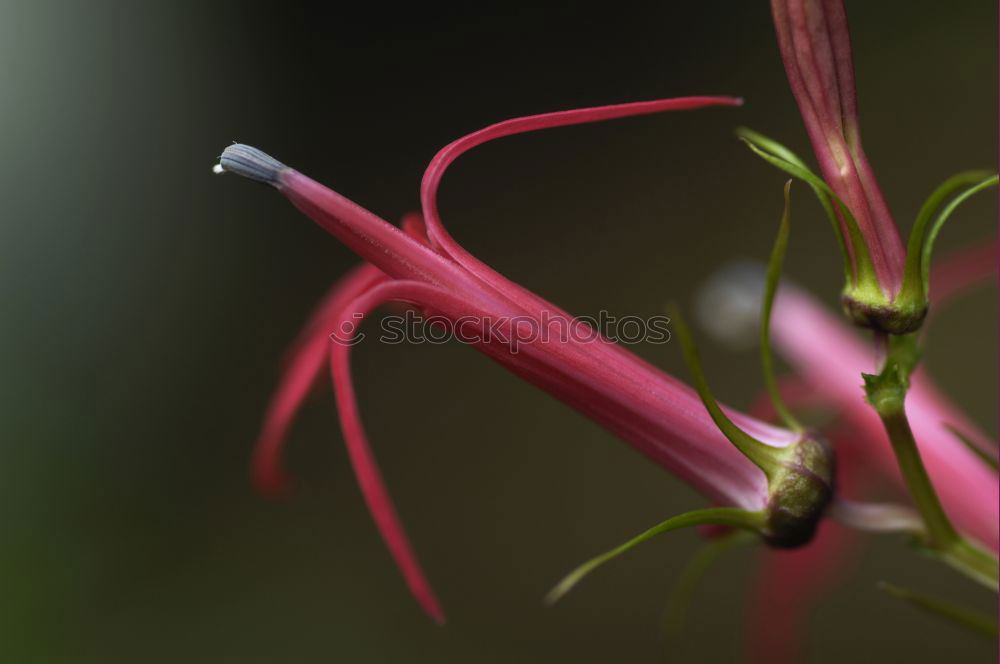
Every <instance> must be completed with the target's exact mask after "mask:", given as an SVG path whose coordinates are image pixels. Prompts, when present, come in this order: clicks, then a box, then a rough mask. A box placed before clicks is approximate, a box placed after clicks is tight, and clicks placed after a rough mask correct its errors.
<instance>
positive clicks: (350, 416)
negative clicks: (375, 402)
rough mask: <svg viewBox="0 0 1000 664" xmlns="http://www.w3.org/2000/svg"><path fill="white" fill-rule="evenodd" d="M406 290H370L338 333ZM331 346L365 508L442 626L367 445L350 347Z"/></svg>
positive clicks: (397, 286)
mask: <svg viewBox="0 0 1000 664" xmlns="http://www.w3.org/2000/svg"><path fill="white" fill-rule="evenodd" d="M407 286H408V282H405V281H403V282H398V281H397V282H389V283H384V284H381V285H379V286H376V287H375V288H372V289H370V290H368V291H367V292H366V293H364V294H362V295H361V296H359V297H358V298H357V299H355V300H354V301H353V302H352V303H350V305H349V306H347V307H344V308H342V310H341V312H340V316H339V318H338V320H337V322H336V325H337V329H340V330H345V331H346V330H347V329H348V327H347V326H356V325H357V324H358V323H359V322H360V321H359V315H360V316H365V315H367V314H368V313H370V312H371V311H372V310H373V309H374V308H375V307H377V306H378V305H380V304H382V303H384V302H386V301H388V300H392V299H398V298H399V297H400V296H401V295H405V291H406V288H407ZM403 299H406V298H403ZM330 343H331V348H330V373H331V375H332V378H333V388H334V394H335V396H336V400H337V412H338V413H339V415H340V427H341V429H342V430H343V433H344V443H345V444H346V446H347V453H348V456H349V457H350V460H351V465H352V466H353V467H354V474H355V476H356V477H357V480H358V485H359V486H360V488H361V493H362V495H363V496H364V499H365V503H367V505H368V510H369V512H370V513H371V515H372V519H373V520H374V521H375V525H376V526H377V527H378V530H379V533H381V535H382V539H383V540H384V541H385V544H386V547H387V548H388V549H389V552H390V553H391V554H392V557H393V559H394V560H395V561H396V565H397V566H398V567H399V570H400V572H401V573H402V574H403V578H404V579H405V581H406V585H407V586H408V587H409V588H410V592H411V593H413V596H414V597H415V598H416V600H417V602H418V603H419V604H420V606H421V607H422V608H423V609H424V611H425V612H427V614H428V615H429V616H430V617H431V618H433V619H434V620H435V621H436V622H438V623H444V621H445V618H444V612H443V611H442V610H441V606H440V604H439V603H438V600H437V597H436V596H435V595H434V591H433V590H432V589H431V587H430V584H429V583H428V582H427V578H426V577H425V576H424V573H423V570H422V569H421V567H420V563H419V562H418V561H417V557H416V555H415V554H414V553H413V547H412V546H411V545H410V540H409V538H408V537H407V536H406V532H405V531H404V530H403V526H402V524H401V522H400V520H399V516H398V515H397V513H396V508H395V506H394V505H393V503H392V498H390V496H389V492H388V491H387V490H386V488H385V482H384V481H383V479H382V473H381V472H380V471H379V469H378V464H377V462H376V461H375V456H374V455H373V454H372V451H371V447H370V446H369V444H368V438H367V436H366V435H365V430H364V426H363V425H362V423H361V415H360V413H359V411H358V404H357V399H356V398H355V393H354V385H353V382H352V380H351V366H350V353H351V345H350V344H346V343H339V342H338V341H337V340H331V341H330Z"/></svg>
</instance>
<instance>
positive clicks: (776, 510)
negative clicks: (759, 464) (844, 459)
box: [764, 432, 836, 548]
mask: <svg viewBox="0 0 1000 664" xmlns="http://www.w3.org/2000/svg"><path fill="white" fill-rule="evenodd" d="M782 451H783V452H784V453H783V454H782V455H781V461H780V465H779V469H778V471H777V472H775V473H774V474H773V475H772V476H770V477H769V478H768V495H769V498H768V503H767V528H766V530H765V532H764V539H765V540H767V542H768V543H769V544H770V545H771V546H775V547H781V548H794V547H797V546H801V545H803V544H806V543H807V542H809V541H810V540H811V539H812V537H813V534H814V533H815V532H816V526H817V525H819V521H820V519H821V518H822V516H823V514H824V513H825V512H826V510H827V508H828V507H829V505H830V501H831V500H832V498H833V492H834V480H835V477H836V462H835V457H834V454H833V449H832V448H831V446H830V445H829V443H827V441H826V440H824V439H823V438H820V437H818V436H815V435H811V434H809V433H808V432H805V433H803V435H802V438H800V439H799V441H798V442H796V443H794V444H792V445H790V446H788V447H786V448H784V450H782Z"/></svg>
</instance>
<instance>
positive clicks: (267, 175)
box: [213, 143, 287, 185]
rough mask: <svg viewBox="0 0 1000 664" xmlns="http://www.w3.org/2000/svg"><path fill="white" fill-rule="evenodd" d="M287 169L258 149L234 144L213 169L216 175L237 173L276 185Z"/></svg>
mask: <svg viewBox="0 0 1000 664" xmlns="http://www.w3.org/2000/svg"><path fill="white" fill-rule="evenodd" d="M285 168H287V167H286V166H285V165H284V164H282V163H281V162H280V161H278V160H277V159H275V158H274V157H272V156H271V155H269V154H267V153H266V152H261V151H260V150H258V149H257V148H254V147H250V146H249V145H243V144H242V143H234V144H233V145H230V146H229V147H228V148H226V149H225V150H223V151H222V156H220V157H219V163H218V164H217V165H216V167H215V168H214V169H213V170H215V172H216V173H235V174H236V175H242V176H243V177H245V178H250V179H251V180H256V181H257V182H263V183H265V184H270V185H274V184H277V182H278V174H279V173H281V171H283V170H284V169H285Z"/></svg>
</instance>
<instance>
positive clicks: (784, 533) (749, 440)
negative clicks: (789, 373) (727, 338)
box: [671, 307, 835, 548]
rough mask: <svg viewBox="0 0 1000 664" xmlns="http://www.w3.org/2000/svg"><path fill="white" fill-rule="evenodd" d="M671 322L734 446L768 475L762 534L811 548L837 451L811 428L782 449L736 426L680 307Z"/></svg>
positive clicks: (693, 372)
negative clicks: (719, 399) (711, 384)
mask: <svg viewBox="0 0 1000 664" xmlns="http://www.w3.org/2000/svg"><path fill="white" fill-rule="evenodd" d="M767 310H768V311H769V307H768V308H767ZM671 319H672V320H673V323H674V331H675V333H676V336H677V339H678V340H679V341H680V344H681V349H682V350H683V352H684V358H685V360H686V361H687V364H688V369H689V370H690V372H691V375H692V377H693V378H694V386H695V389H696V390H697V392H698V396H700V397H701V400H702V403H703V404H705V409H706V410H707V411H708V413H709V415H711V417H712V419H713V420H714V421H715V424H716V426H717V427H718V428H719V430H720V431H721V432H722V433H723V435H725V436H726V438H728V439H729V442H731V443H732V444H733V447H735V448H736V449H738V450H739V451H740V452H742V453H743V455H744V456H745V457H747V459H749V460H750V461H751V462H753V463H754V465H756V466H757V467H758V468H760V469H761V471H763V473H764V475H765V476H766V477H767V482H768V502H767V509H766V511H765V512H764V523H763V527H762V528H760V529H759V531H758V532H759V533H760V534H761V536H762V537H763V538H764V539H765V541H767V542H768V543H769V544H771V545H772V546H778V547H783V548H791V547H796V546H801V545H802V544H805V543H806V542H808V541H809V540H810V539H811V538H812V536H813V533H814V532H815V530H816V526H817V524H818V523H819V520H820V518H821V517H822V516H823V514H824V512H825V511H826V508H827V507H828V506H829V504H830V500H831V499H832V497H833V488H834V470H835V468H834V466H835V464H834V454H833V449H832V448H831V447H830V445H828V444H827V443H826V442H825V441H824V440H823V439H822V438H820V437H819V436H817V435H816V434H814V433H812V432H809V431H805V430H801V431H799V438H798V440H797V441H796V442H794V443H792V444H790V445H787V446H785V447H776V446H774V445H769V444H767V443H764V442H763V441H760V440H757V439H756V438H754V437H753V436H751V435H750V434H748V433H746V432H745V431H743V430H742V429H740V428H739V427H738V426H736V424H735V423H734V422H733V421H732V420H731V419H729V417H728V416H727V415H726V414H725V412H724V411H723V410H722V408H721V407H720V406H719V404H718V402H717V401H716V400H715V397H714V396H713V395H712V392H711V390H710V389H709V387H708V382H707V380H706V379H705V372H704V370H703V369H702V367H701V362H700V360H699V359H698V350H697V347H696V346H695V343H694V339H693V337H692V335H691V331H690V329H689V328H688V326H687V324H686V323H685V321H684V318H683V317H682V316H681V315H680V313H679V312H678V310H677V309H676V308H672V310H671Z"/></svg>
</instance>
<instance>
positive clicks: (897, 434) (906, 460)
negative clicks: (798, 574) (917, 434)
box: [863, 335, 1000, 590]
mask: <svg viewBox="0 0 1000 664" xmlns="http://www.w3.org/2000/svg"><path fill="white" fill-rule="evenodd" d="M876 341H878V338H876ZM919 359H920V352H919V349H918V347H917V342H916V337H915V336H914V335H905V336H895V335H894V336H891V337H889V338H888V344H887V346H886V357H885V362H884V363H883V365H882V367H881V371H880V372H879V373H878V374H877V375H873V374H863V377H864V379H865V393H866V396H867V398H868V403H870V404H871V405H872V407H873V408H875V412H877V413H878V416H879V418H880V419H881V420H882V424H883V426H884V427H885V432H886V434H887V435H888V436H889V441H890V442H891V444H892V450H893V452H894V453H895V455H896V462H897V463H898V465H899V470H900V472H901V473H902V475H903V479H904V481H905V482H906V487H907V489H909V492H910V495H911V496H912V497H913V502H914V504H915V505H916V508H917V511H918V512H919V513H920V517H921V519H923V522H924V528H925V534H924V537H923V540H924V541H923V544H924V545H925V546H926V548H927V549H928V553H930V554H932V555H933V556H935V557H937V558H939V559H941V560H943V561H944V562H945V563H947V564H948V565H950V566H952V567H953V568H955V569H956V570H958V571H960V572H962V573H964V574H965V575H966V576H968V577H969V578H972V579H974V580H976V581H978V582H979V583H982V584H983V585H985V586H987V587H989V588H992V589H993V590H996V589H997V587H998V576H1000V574H998V569H997V558H996V556H994V555H993V554H991V553H989V552H987V551H984V550H983V549H982V548H981V547H979V546H978V545H976V544H975V543H973V542H971V541H969V540H967V539H965V538H964V537H963V536H962V535H960V534H959V533H958V531H957V530H955V526H953V525H952V523H951V521H950V520H949V519H948V515H947V514H945V511H944V508H943V507H942V506H941V501H940V500H939V499H938V495H937V492H936V491H934V485H933V484H931V478H930V477H929V476H928V475H927V469H926V468H924V462H923V461H922V460H921V458H920V450H919V449H918V448H917V441H916V440H915V439H914V437H913V430H912V429H911V428H910V422H909V420H907V418H906V409H905V407H904V404H905V402H906V393H907V391H908V390H909V388H910V374H911V373H912V372H913V369H914V367H916V365H917V362H918V361H919Z"/></svg>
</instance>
